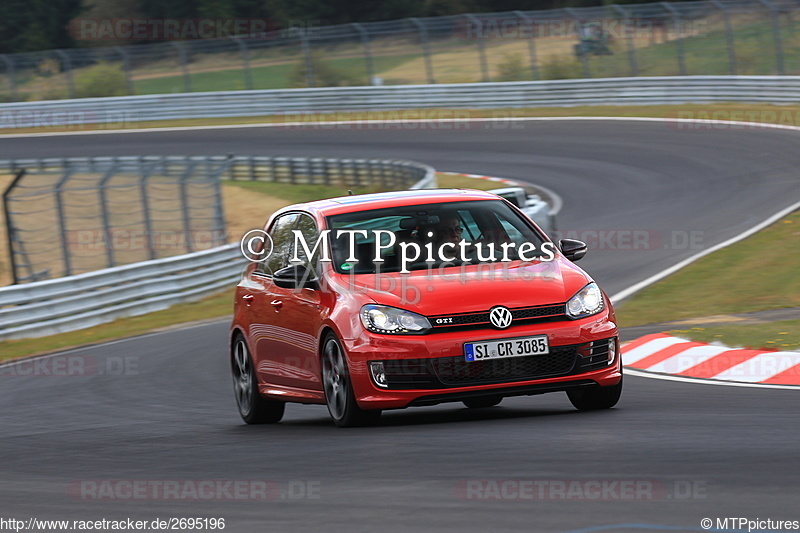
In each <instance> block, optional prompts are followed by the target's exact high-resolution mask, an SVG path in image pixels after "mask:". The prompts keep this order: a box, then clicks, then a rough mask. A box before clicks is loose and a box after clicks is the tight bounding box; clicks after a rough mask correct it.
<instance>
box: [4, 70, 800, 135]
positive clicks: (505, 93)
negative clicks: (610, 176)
mask: <svg viewBox="0 0 800 533" xmlns="http://www.w3.org/2000/svg"><path fill="white" fill-rule="evenodd" d="M798 101H800V76H683V77H681V76H671V77H641V78H600V79H577V80H555V81H521V82H502V83H464V84H448V85H401V86H391V87H330V88H323V89H285V90H263V91H230V92H211V93H183V94H161V95H147V96H119V97H110V98H82V99H77V100H51V101H44V102H18V103H9V104H0V128H14V127H36V126H44V127H56V126H62V125H80V124H119V126H120V127H132V126H135V124H136V123H138V122H143V121H153V120H177V119H194V118H215V117H253V116H265V115H298V114H299V115H307V114H312V113H326V112H347V111H384V110H386V111H388V110H401V109H441V108H447V109H457V108H462V109H469V108H471V109H479V108H484V109H486V108H515V107H516V108H519V107H546V106H556V107H564V106H585V105H668V104H688V103H695V104H705V103H713V102H769V103H773V104H782V103H784V104H789V103H792V104H795V103H797V102H798ZM421 116H422V118H428V117H427V116H426V115H424V114H422V115H421ZM439 116H443V117H445V118H446V117H447V116H450V115H448V114H443V113H437V114H436V115H435V116H432V117H429V118H430V119H431V120H435V119H436V118H438V117H439ZM295 118H296V117H293V118H291V119H290V118H287V121H288V120H294V119H295ZM312 118H317V117H312ZM387 118H392V117H390V116H389V117H387ZM397 118H400V119H403V118H414V117H413V116H412V115H411V114H409V116H408V117H403V116H400V117H397ZM457 118H458V117H457Z"/></svg>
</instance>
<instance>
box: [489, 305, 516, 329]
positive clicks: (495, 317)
mask: <svg viewBox="0 0 800 533" xmlns="http://www.w3.org/2000/svg"><path fill="white" fill-rule="evenodd" d="M511 319H512V316H511V311H509V310H508V307H503V306H502V305H498V306H497V307H492V308H491V310H489V322H491V323H492V325H493V326H494V327H496V328H498V329H505V328H507V327H508V326H510V325H511Z"/></svg>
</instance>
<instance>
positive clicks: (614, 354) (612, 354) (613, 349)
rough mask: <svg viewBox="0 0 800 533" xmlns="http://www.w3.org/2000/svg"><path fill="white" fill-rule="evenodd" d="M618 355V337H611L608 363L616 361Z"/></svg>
mask: <svg viewBox="0 0 800 533" xmlns="http://www.w3.org/2000/svg"><path fill="white" fill-rule="evenodd" d="M616 357H617V338H616V337H611V338H610V339H608V364H609V365H610V364H611V363H613V362H614V359H616Z"/></svg>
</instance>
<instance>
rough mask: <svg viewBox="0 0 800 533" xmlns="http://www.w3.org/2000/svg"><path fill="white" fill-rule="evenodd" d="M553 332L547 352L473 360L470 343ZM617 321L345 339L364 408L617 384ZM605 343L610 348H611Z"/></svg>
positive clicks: (605, 317) (603, 317)
mask: <svg viewBox="0 0 800 533" xmlns="http://www.w3.org/2000/svg"><path fill="white" fill-rule="evenodd" d="M542 334H546V335H547V336H548V340H549V344H550V351H551V353H550V354H549V355H547V356H533V357H519V358H508V359H494V360H490V361H479V362H471V363H467V362H465V360H464V348H463V345H464V343H465V342H474V341H479V340H491V339H503V338H511V337H523V336H529V335H542ZM616 336H617V328H616V325H615V324H614V323H613V322H611V321H610V320H609V319H608V315H607V314H606V313H605V312H603V313H601V314H600V315H598V316H595V317H589V318H586V319H582V320H576V321H568V322H567V321H560V322H550V323H543V324H527V325H521V326H515V327H511V328H508V329H505V330H488V329H476V330H469V331H453V332H442V333H434V334H429V335H421V336H399V335H398V336H390V335H373V334H371V333H366V332H365V334H364V335H361V336H360V337H359V338H356V339H351V340H345V341H344V344H345V351H346V353H347V356H348V363H349V367H350V374H351V378H352V383H353V390H354V393H355V396H356V401H357V402H358V404H359V406H360V407H361V408H363V409H398V408H404V407H410V406H416V405H434V404H437V403H442V402H449V401H462V400H464V399H465V398H470V397H475V396H485V395H497V394H500V395H502V396H518V395H529V394H542V393H545V392H553V391H564V390H568V389H572V388H577V387H586V386H594V385H600V386H611V385H615V384H617V383H618V382H619V380H620V379H621V376H622V374H621V371H622V370H621V368H622V367H621V364H620V357H619V348H618V346H617V350H616V352H617V355H616V357H615V360H614V361H613V362H612V363H611V364H608V360H607V355H604V353H605V354H607V349H608V339H615V338H616ZM604 346H605V352H603V347H604ZM370 361H382V362H383V363H384V366H385V368H386V376H387V380H388V385H389V386H388V387H387V388H383V387H379V386H378V385H376V384H375V383H374V381H373V380H372V377H371V376H370V373H369V369H368V365H369V362H370Z"/></svg>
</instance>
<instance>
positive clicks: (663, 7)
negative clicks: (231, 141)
mask: <svg viewBox="0 0 800 533" xmlns="http://www.w3.org/2000/svg"><path fill="white" fill-rule="evenodd" d="M798 14H800V3H798V1H797V0H752V1H751V0H708V1H699V2H679V3H670V2H660V3H654V4H637V5H624V6H619V5H610V6H604V7H595V8H576V9H569V8H567V9H559V10H550V11H524V12H523V11H514V12H504V13H489V14H475V15H470V14H467V15H457V16H449V17H436V18H420V19H405V20H395V21H386V22H372V23H363V24H349V25H339V26H327V27H319V26H313V25H309V26H308V27H305V28H292V29H289V30H281V31H271V32H263V33H259V34H253V35H246V36H237V37H229V38H216V39H195V40H183V41H173V42H162V43H157V44H147V45H135V46H115V47H107V48H81V49H71V50H53V51H46V52H37V53H30V54H7V55H0V101H26V100H46V99H60V98H76V97H77V98H80V97H89V96H115V95H126V94H162V93H175V92H193V91H195V92H197V91H228V90H240V89H277V88H290V87H326V86H346V85H382V84H385V85H404V84H429V83H460V82H479V81H513V80H531V79H534V80H536V79H564V78H590V77H617V76H669V75H692V74H709V75H720V74H734V75H736V74H738V75H745V74H800V53H798V52H800V31H798V30H800V26H799V23H798V20H797V19H798Z"/></svg>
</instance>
